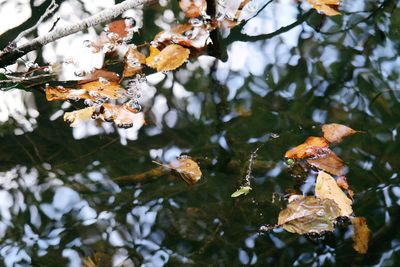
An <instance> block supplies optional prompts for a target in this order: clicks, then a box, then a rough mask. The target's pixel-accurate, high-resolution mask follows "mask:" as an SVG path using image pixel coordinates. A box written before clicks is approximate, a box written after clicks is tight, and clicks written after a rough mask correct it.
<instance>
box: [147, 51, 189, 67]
mask: <svg viewBox="0 0 400 267" xmlns="http://www.w3.org/2000/svg"><path fill="white" fill-rule="evenodd" d="M189 54H190V51H189V49H187V48H183V47H182V46H180V45H176V44H171V45H168V46H167V47H165V48H164V49H163V50H162V51H161V52H159V50H158V49H157V48H155V47H152V46H151V47H150V55H149V57H147V58H146V64H147V65H148V66H149V67H151V68H155V69H157V71H170V70H175V69H176V68H178V67H180V66H181V65H182V64H183V63H184V62H185V61H186V60H187V59H188V57H189Z"/></svg>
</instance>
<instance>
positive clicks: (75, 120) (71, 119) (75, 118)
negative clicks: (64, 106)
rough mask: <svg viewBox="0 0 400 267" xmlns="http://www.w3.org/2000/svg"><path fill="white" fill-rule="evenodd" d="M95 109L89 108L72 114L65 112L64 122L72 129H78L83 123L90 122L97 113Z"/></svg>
mask: <svg viewBox="0 0 400 267" xmlns="http://www.w3.org/2000/svg"><path fill="white" fill-rule="evenodd" d="M95 110H96V108H95V107H87V108H83V109H79V110H75V111H72V112H65V114H64V121H65V122H67V123H69V126H71V127H77V126H78V125H79V124H80V123H81V122H84V121H88V120H90V119H91V118H92V115H93V113H94V112H95Z"/></svg>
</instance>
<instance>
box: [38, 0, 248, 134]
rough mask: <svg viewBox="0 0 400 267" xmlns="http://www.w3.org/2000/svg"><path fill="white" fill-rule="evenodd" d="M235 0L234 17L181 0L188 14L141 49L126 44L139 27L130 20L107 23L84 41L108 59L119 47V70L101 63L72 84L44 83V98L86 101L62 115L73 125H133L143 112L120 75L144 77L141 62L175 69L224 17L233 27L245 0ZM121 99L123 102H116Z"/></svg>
mask: <svg viewBox="0 0 400 267" xmlns="http://www.w3.org/2000/svg"><path fill="white" fill-rule="evenodd" d="M233 2H235V3H236V2H237V3H236V6H237V7H235V8H234V10H233V11H234V12H235V13H236V15H235V16H233V17H230V18H227V17H226V16H224V17H222V18H218V19H217V18H212V19H210V18H208V17H207V14H206V8H207V3H206V1H205V0H181V1H180V2H179V6H180V8H181V10H182V11H183V12H184V14H185V16H186V17H187V18H188V19H189V20H188V22H187V23H183V24H178V25H175V26H173V27H171V29H169V30H165V31H161V32H160V33H158V34H157V35H156V36H155V37H154V39H153V40H152V41H151V42H150V45H147V44H144V45H141V46H140V48H139V47H137V46H136V45H134V44H128V43H127V42H128V41H129V40H130V39H131V38H132V36H133V33H135V32H137V31H138V29H137V27H135V22H134V20H132V19H129V18H128V19H121V20H116V21H113V22H111V23H109V24H108V25H107V27H106V31H105V32H103V33H102V34H101V35H100V37H99V38H98V39H97V40H95V41H93V42H89V41H88V42H87V44H86V45H88V46H89V47H91V48H92V51H93V52H100V51H102V52H104V53H105V54H106V58H107V57H111V58H117V60H118V61H119V60H120V59H119V58H120V56H119V55H118V53H117V52H116V51H117V48H122V50H123V51H124V52H123V54H122V55H121V57H122V56H123V59H122V62H121V64H123V71H122V72H121V73H120V74H118V73H115V72H112V71H108V70H107V66H103V68H102V69H98V70H95V71H94V72H93V73H91V74H90V75H89V76H87V77H85V78H84V79H83V80H80V81H75V83H74V84H73V86H69V87H67V88H65V87H63V86H60V85H55V86H46V88H45V92H46V98H47V100H48V101H54V100H75V101H78V100H85V103H86V104H88V105H89V107H87V108H83V109H79V110H76V111H72V112H67V113H65V115H64V120H65V121H66V122H68V123H69V124H70V126H71V127H75V126H77V125H79V124H80V122H83V121H87V120H89V119H91V118H95V119H99V120H102V121H113V122H115V124H116V125H117V126H118V127H125V128H127V127H131V126H132V125H133V123H134V122H135V121H136V120H138V119H139V120H142V121H143V119H142V116H137V113H138V112H140V111H141V108H137V105H132V101H129V97H128V96H127V92H126V89H125V88H124V87H123V86H122V84H123V81H124V79H125V78H131V79H135V77H142V76H143V75H144V68H145V67H148V68H150V69H154V70H156V71H157V72H165V71H173V70H175V69H177V68H179V67H181V66H182V65H183V64H184V63H185V62H186V61H187V60H188V59H189V58H190V57H192V58H194V57H197V56H198V55H200V54H201V53H203V51H204V50H205V49H206V47H207V45H208V43H209V42H210V31H212V30H214V29H216V28H218V27H222V22H224V23H228V22H229V25H230V26H231V27H233V26H235V25H236V24H237V18H238V15H239V14H240V10H241V9H242V8H243V6H245V5H246V4H247V3H248V1H247V0H235V1H233ZM231 9H232V8H231ZM225 11H227V10H225ZM230 11H232V10H230ZM216 21H218V22H216ZM120 50H121V49H120ZM146 54H147V56H146ZM124 99H125V100H124ZM121 101H125V103H123V104H120V102H121ZM110 102H111V103H110ZM139 107H140V105H139Z"/></svg>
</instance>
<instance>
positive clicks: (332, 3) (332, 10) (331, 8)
mask: <svg viewBox="0 0 400 267" xmlns="http://www.w3.org/2000/svg"><path fill="white" fill-rule="evenodd" d="M307 1H308V3H309V4H310V5H311V6H312V7H313V8H314V9H316V10H317V11H319V12H321V13H323V14H325V15H327V16H336V15H340V12H338V11H337V10H338V8H339V4H340V0H307Z"/></svg>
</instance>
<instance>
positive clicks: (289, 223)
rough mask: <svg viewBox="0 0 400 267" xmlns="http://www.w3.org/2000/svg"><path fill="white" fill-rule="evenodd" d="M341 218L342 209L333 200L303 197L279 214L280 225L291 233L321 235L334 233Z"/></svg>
mask: <svg viewBox="0 0 400 267" xmlns="http://www.w3.org/2000/svg"><path fill="white" fill-rule="evenodd" d="M339 216H340V209H339V208H338V206H337V204H336V203H335V202H334V201H333V200H331V199H319V198H316V197H313V196H306V197H303V196H301V197H299V198H298V199H296V200H294V201H292V202H290V203H289V204H288V206H287V208H286V209H284V210H282V211H281V212H280V213H279V217H278V225H280V226H282V227H283V229H285V230H286V231H288V232H291V233H298V234H301V235H302V234H308V233H318V234H320V233H322V232H325V231H333V230H334V223H335V220H336V218H337V217H339Z"/></svg>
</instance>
